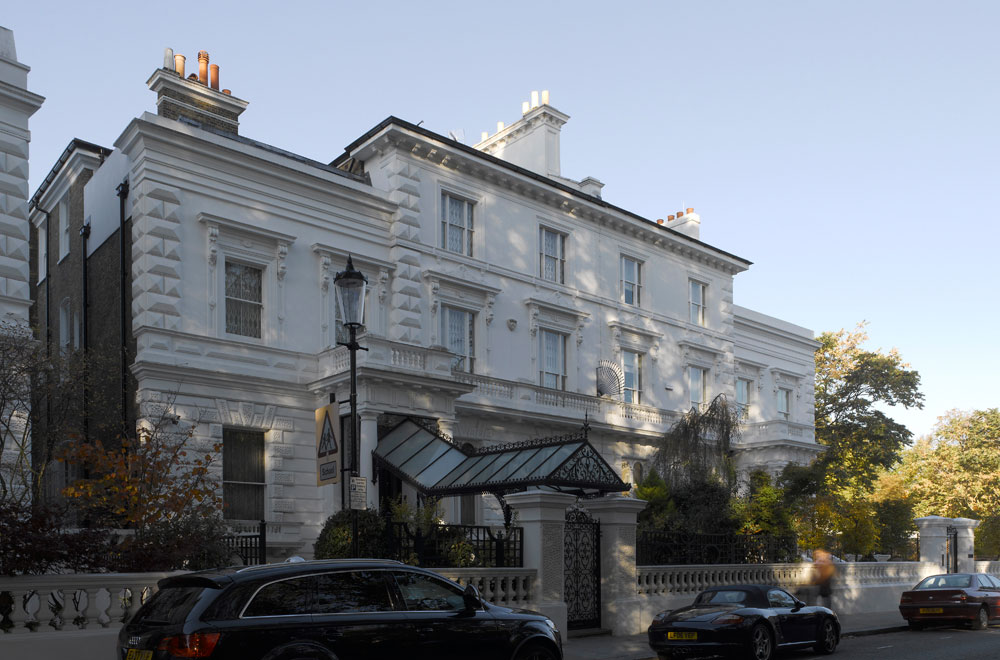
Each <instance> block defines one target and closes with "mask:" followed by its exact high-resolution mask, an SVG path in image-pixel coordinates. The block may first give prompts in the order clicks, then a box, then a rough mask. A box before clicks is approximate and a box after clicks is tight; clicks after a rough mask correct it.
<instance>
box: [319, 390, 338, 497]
mask: <svg viewBox="0 0 1000 660" xmlns="http://www.w3.org/2000/svg"><path fill="white" fill-rule="evenodd" d="M338 414H339V406H338V405H337V404H335V403H331V404H330V405H328V406H323V407H322V408H317V409H316V485H317V486H325V485H326V484H335V483H339V482H340V442H338V441H337V425H336V424H334V423H333V420H335V419H337V415H338Z"/></svg>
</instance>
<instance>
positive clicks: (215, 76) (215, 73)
mask: <svg viewBox="0 0 1000 660" xmlns="http://www.w3.org/2000/svg"><path fill="white" fill-rule="evenodd" d="M209 71H211V73H212V85H211V87H212V89H216V90H217V89H219V65H218V64H213V65H211V66H210V67H209Z"/></svg>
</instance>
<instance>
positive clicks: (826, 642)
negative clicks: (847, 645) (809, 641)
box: [813, 619, 840, 655]
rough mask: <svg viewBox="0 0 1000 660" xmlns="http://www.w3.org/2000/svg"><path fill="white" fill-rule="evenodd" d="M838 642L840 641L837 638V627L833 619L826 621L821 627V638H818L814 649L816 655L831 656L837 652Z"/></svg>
mask: <svg viewBox="0 0 1000 660" xmlns="http://www.w3.org/2000/svg"><path fill="white" fill-rule="evenodd" d="M838 641H840V640H839V639H838V638H837V626H836V625H835V624H834V623H833V620H832V619H824V620H823V623H822V624H821V625H820V627H819V636H818V637H817V638H816V644H815V645H814V646H813V649H814V650H815V651H816V653H822V654H823V655H829V654H831V653H833V652H834V651H836V650H837V642H838Z"/></svg>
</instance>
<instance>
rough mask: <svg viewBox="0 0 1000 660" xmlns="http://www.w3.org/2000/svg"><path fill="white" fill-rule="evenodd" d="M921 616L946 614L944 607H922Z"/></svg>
mask: <svg viewBox="0 0 1000 660" xmlns="http://www.w3.org/2000/svg"><path fill="white" fill-rule="evenodd" d="M920 613H921V614H944V608H943V607H921V608H920Z"/></svg>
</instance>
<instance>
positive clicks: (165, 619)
mask: <svg viewBox="0 0 1000 660" xmlns="http://www.w3.org/2000/svg"><path fill="white" fill-rule="evenodd" d="M211 593H218V590H216V589H206V588H204V587H167V588H166V589H160V590H159V591H157V592H156V593H155V594H153V596H152V598H150V599H149V600H148V601H146V604H145V605H143V606H142V607H141V608H140V609H139V611H138V612H136V613H135V616H134V617H132V621H131V622H132V623H140V622H145V623H158V624H167V623H183V622H184V619H185V618H186V617H187V615H188V612H190V611H191V609H192V608H193V607H194V606H195V605H196V604H197V603H198V601H199V600H201V599H202V598H204V597H205V596H206V595H208V594H211Z"/></svg>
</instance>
